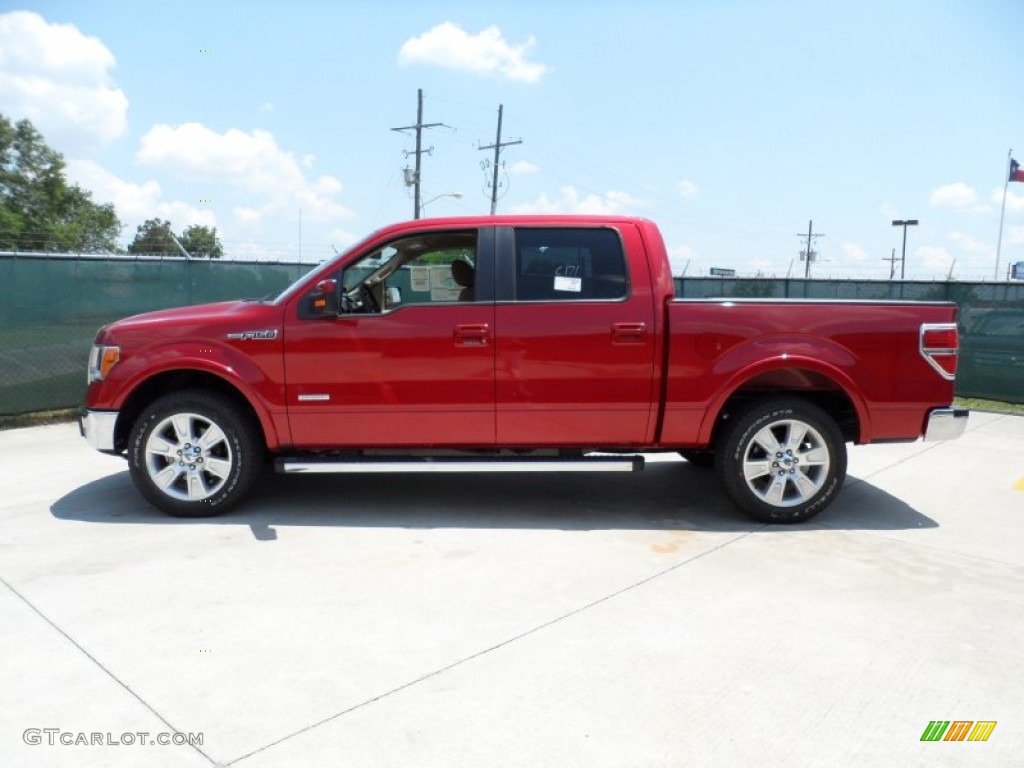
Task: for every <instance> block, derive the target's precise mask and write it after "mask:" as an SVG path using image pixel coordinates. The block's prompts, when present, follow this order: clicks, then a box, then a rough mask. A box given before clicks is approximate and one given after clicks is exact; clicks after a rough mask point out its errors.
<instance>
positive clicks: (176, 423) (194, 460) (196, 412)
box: [128, 390, 265, 517]
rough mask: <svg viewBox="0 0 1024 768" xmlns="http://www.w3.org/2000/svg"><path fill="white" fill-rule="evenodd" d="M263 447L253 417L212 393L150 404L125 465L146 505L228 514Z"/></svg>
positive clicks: (173, 511) (185, 513)
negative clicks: (146, 502) (147, 503)
mask: <svg viewBox="0 0 1024 768" xmlns="http://www.w3.org/2000/svg"><path fill="white" fill-rule="evenodd" d="M264 458H265V449H264V446H263V441H262V439H261V437H260V432H259V428H258V426H257V425H256V424H255V423H254V419H253V418H251V416H250V415H249V414H248V413H246V412H245V411H243V410H242V409H241V408H240V407H239V406H238V405H236V404H235V403H234V402H232V401H231V400H230V399H229V398H227V397H225V396H224V395H221V394H218V393H216V392H207V391H204V390H186V391H183V392H173V393H171V394H168V395H164V396H163V397H161V398H159V399H158V400H156V401H155V402H154V403H153V404H152V405H150V406H149V407H148V408H147V409H146V410H145V411H143V413H142V414H141V415H140V416H139V418H138V419H137V420H136V421H135V424H134V425H133V426H132V431H131V435H130V437H129V440H128V466H129V470H130V472H131V477H132V481H133V482H134V483H135V487H136V488H138V489H139V492H140V493H141V494H142V495H143V496H144V497H145V498H146V500H147V501H148V502H149V503H150V504H152V505H153V506H154V507H156V508H157V509H160V510H162V511H163V512H166V513H167V514H169V515H174V516H175V517H211V516H213V515H219V514H221V513H222V512H226V511H227V510H228V509H230V508H231V507H232V506H234V505H235V504H237V503H238V502H239V501H240V500H241V499H242V498H243V497H244V496H245V495H246V494H247V493H248V492H249V490H250V488H251V487H252V485H253V483H254V482H255V480H256V478H257V476H258V474H259V469H260V467H261V466H262V465H263V463H264V461H263V460H264Z"/></svg>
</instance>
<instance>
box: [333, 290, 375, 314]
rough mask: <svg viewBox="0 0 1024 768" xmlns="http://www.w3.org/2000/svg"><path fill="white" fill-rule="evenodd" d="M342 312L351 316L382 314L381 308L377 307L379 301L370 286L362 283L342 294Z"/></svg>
mask: <svg viewBox="0 0 1024 768" xmlns="http://www.w3.org/2000/svg"><path fill="white" fill-rule="evenodd" d="M341 311H342V312H344V313H346V314H351V315H367V314H374V313H377V312H380V307H378V306H377V299H376V297H375V296H374V295H373V291H372V290H370V286H368V285H366V283H362V284H360V285H358V286H356V287H355V288H354V289H353V290H351V291H345V292H344V293H342V294H341Z"/></svg>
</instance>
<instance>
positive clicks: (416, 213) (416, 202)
mask: <svg viewBox="0 0 1024 768" xmlns="http://www.w3.org/2000/svg"><path fill="white" fill-rule="evenodd" d="M441 125H444V123H424V122H423V89H422V88H417V89H416V124H415V125H404V126H402V127H401V128H392V129H391V130H392V131H413V130H414V131H416V150H415V152H414V154H415V155H416V170H415V171H413V175H412V179H409V176H408V174H406V179H405V184H406V186H412V187H413V188H414V191H413V209H412V211H413V218H414V219H418V218H419V217H420V165H421V158H422V155H423V153H424V152H426V153H428V154H429V153H431V152H433V151H434V148H433V147H431V148H430V149H427V150H424V149H423V129H424V128H437V127H438V126H441ZM405 156H406V157H408V156H409V153H408V152H406V153H405ZM406 170H408V169H406Z"/></svg>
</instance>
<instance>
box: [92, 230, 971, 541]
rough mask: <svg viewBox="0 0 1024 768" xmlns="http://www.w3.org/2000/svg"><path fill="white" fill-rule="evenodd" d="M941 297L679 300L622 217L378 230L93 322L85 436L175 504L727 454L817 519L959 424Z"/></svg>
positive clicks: (760, 497)
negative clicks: (251, 291)
mask: <svg viewBox="0 0 1024 768" xmlns="http://www.w3.org/2000/svg"><path fill="white" fill-rule="evenodd" d="M957 348H958V338H957V327H956V307H955V305H953V304H950V303H924V302H885V303H869V302H859V301H781V300H764V299H750V300H737V299H732V300H710V299H709V300H680V299H677V298H676V297H675V292H674V283H673V280H672V275H671V272H670V268H669V260H668V257H667V254H666V250H665V245H664V242H663V240H662V236H661V234H660V232H659V231H658V229H657V228H656V227H655V225H654V224H653V223H651V222H649V221H647V220H644V219H637V218H630V217H612V216H604V217H583V216H495V217H464V218H447V219H430V220H419V221H412V222H407V223H402V224H397V225H394V226H390V227H386V228H384V229H381V230H379V231H377V232H375V233H374V234H373V235H371V236H370V237H368V238H367V239H366V240H364V241H363V242H361V243H359V244H358V245H356V246H354V247H353V248H351V249H350V250H348V251H347V252H346V253H344V254H342V255H340V256H338V257H337V258H336V259H334V260H333V261H331V262H330V263H327V264H324V265H322V266H319V267H317V268H315V269H314V270H313V271H312V272H311V273H309V274H308V275H307V276H306V277H304V278H302V279H300V280H298V281H297V282H296V283H294V284H293V285H292V286H291V287H289V288H288V289H287V290H285V291H284V292H283V293H282V294H281V295H279V296H277V297H276V298H274V299H272V300H259V301H257V300H248V301H234V302H226V303H217V304H208V305H203V306H193V307H186V308H181V309H170V310H163V311H158V312H150V313H147V314H143V315H138V316H135V317H130V318H127V319H124V320H121V321H118V322H115V323H112V324H110V325H107V326H105V327H103V328H101V329H100V330H99V332H98V333H97V335H96V341H95V345H94V347H93V349H92V353H91V356H90V360H89V371H88V381H89V385H88V390H87V392H86V396H85V404H84V408H83V409H82V416H81V428H82V432H83V434H84V436H85V437H86V439H87V440H88V441H89V443H90V444H91V445H92V446H93V447H95V448H97V449H98V450H100V451H103V452H107V453H114V454H124V455H125V456H126V457H127V460H128V463H129V466H130V471H131V476H132V479H133V481H134V482H135V484H136V486H137V487H138V490H139V491H140V492H141V493H142V495H143V496H144V497H145V498H146V499H148V500H149V501H150V502H151V503H152V504H154V505H155V506H156V507H158V508H160V509H162V510H164V511H165V512H168V513H170V514H172V515H178V516H190V517H192V516H194V517H198V516H204V515H212V514H216V513H219V512H221V511H224V510H226V509H228V508H229V507H230V506H232V505H233V504H235V503H236V502H238V501H239V500H240V499H242V498H243V497H244V496H245V495H246V493H247V492H249V490H250V489H251V488H252V486H253V483H254V481H255V480H256V479H257V477H258V475H259V474H260V473H261V470H262V468H263V467H265V466H268V463H269V462H270V461H273V462H274V464H275V466H276V469H277V470H278V471H279V472H284V473H312V472H348V473H377V472H393V473H411V472H460V471H477V472H508V471H531V472H542V471H561V472H566V471H634V470H638V469H641V468H642V466H643V457H642V456H641V455H640V454H641V453H647V452H668V451H671V452H679V453H681V454H682V455H683V456H684V457H685V458H687V459H689V460H690V461H692V462H694V463H695V464H707V465H713V466H714V468H715V471H716V472H717V474H718V476H719V478H720V479H721V481H722V483H723V485H724V488H725V491H726V492H727V494H728V495H729V496H730V497H731V499H732V500H733V502H734V503H735V504H736V505H737V506H738V507H739V508H740V509H742V510H743V511H745V512H746V513H748V514H749V515H751V516H753V517H754V518H756V519H758V520H761V521H767V522H798V521H802V520H806V519H808V518H810V517H811V516H813V515H815V514H817V513H818V512H820V511H821V510H822V509H824V508H825V507H826V506H827V505H828V504H829V503H830V502H831V501H832V500H833V499H834V498H835V496H836V494H837V493H838V491H839V489H840V488H841V486H842V483H843V480H844V477H845V475H846V443H848V442H852V443H858V444H862V443H880V442H892V441H912V440H917V439H919V438H921V437H922V436H923V437H924V438H925V439H929V440H930V439H948V438H954V437H957V436H958V435H959V434H960V433H961V432H962V431H963V429H964V427H965V425H966V423H967V416H968V414H967V411H966V410H964V409H960V408H954V407H952V406H951V402H952V398H953V379H954V376H955V373H956V364H957Z"/></svg>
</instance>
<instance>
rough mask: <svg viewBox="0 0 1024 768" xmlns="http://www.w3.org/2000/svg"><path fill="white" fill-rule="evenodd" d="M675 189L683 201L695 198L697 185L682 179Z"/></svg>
mask: <svg viewBox="0 0 1024 768" xmlns="http://www.w3.org/2000/svg"><path fill="white" fill-rule="evenodd" d="M676 189H678V190H679V194H680V196H682V197H683V198H684V199H686V200H689V199H690V198H693V197H696V196H697V191H698V190H697V185H696V184H694V183H693V182H692V181H690V180H689V179H683V180H682V181H680V182H679V183H678V184H677V185H676Z"/></svg>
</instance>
